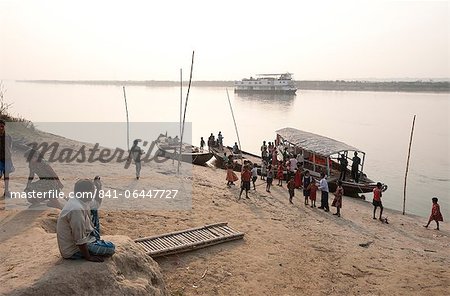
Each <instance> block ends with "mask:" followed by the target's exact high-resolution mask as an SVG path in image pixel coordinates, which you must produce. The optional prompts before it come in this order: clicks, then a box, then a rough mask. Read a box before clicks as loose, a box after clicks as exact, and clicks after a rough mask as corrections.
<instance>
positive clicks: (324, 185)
mask: <svg viewBox="0 0 450 296" xmlns="http://www.w3.org/2000/svg"><path fill="white" fill-rule="evenodd" d="M320 177H321V178H322V179H320V183H319V189H320V190H321V191H322V198H321V200H320V207H318V209H323V210H324V211H325V212H328V211H329V210H330V206H329V205H328V191H329V190H328V182H327V179H326V178H325V177H326V175H325V173H321V174H320Z"/></svg>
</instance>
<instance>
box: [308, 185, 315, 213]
mask: <svg viewBox="0 0 450 296" xmlns="http://www.w3.org/2000/svg"><path fill="white" fill-rule="evenodd" d="M308 188H309V199H310V200H311V208H315V207H316V196H317V184H316V180H315V179H314V178H312V177H311V183H310V184H309V186H308Z"/></svg>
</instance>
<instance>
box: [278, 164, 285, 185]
mask: <svg viewBox="0 0 450 296" xmlns="http://www.w3.org/2000/svg"><path fill="white" fill-rule="evenodd" d="M277 179H278V184H277V185H278V186H283V179H284V167H283V162H281V161H280V162H279V163H278V171H277Z"/></svg>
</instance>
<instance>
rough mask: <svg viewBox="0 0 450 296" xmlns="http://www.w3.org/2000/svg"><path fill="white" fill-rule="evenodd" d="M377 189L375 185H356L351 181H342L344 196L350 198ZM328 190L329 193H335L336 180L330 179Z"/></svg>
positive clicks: (369, 183)
mask: <svg viewBox="0 0 450 296" xmlns="http://www.w3.org/2000/svg"><path fill="white" fill-rule="evenodd" d="M375 187H377V183H375V182H368V183H361V182H360V183H356V182H352V181H342V188H343V189H344V195H345V196H351V197H361V196H360V194H364V193H369V192H372V191H373V189H374V188H375ZM328 188H329V190H330V192H331V193H333V192H335V191H336V188H337V179H332V180H329V181H328Z"/></svg>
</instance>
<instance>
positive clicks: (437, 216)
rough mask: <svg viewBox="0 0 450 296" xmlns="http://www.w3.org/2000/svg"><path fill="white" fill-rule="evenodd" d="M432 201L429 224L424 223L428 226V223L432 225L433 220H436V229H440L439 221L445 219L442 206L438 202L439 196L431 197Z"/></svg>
mask: <svg viewBox="0 0 450 296" xmlns="http://www.w3.org/2000/svg"><path fill="white" fill-rule="evenodd" d="M431 201H432V202H433V206H432V207H431V215H430V219H428V223H427V225H424V226H423V227H425V228H428V225H430V223H431V221H433V220H434V221H436V230H439V221H441V222H442V221H444V218H443V217H442V214H441V208H440V207H439V204H438V198H437V197H433V198H432V199H431Z"/></svg>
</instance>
